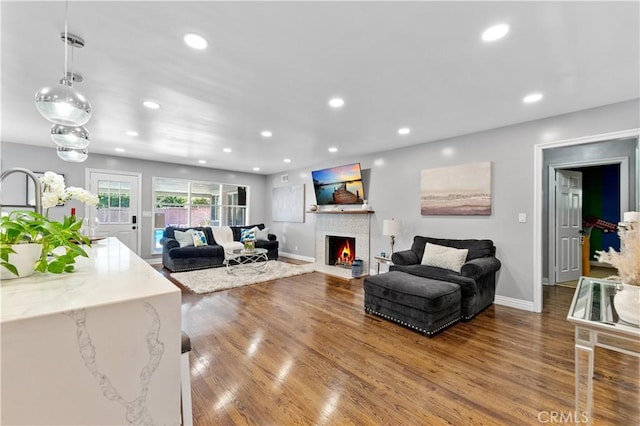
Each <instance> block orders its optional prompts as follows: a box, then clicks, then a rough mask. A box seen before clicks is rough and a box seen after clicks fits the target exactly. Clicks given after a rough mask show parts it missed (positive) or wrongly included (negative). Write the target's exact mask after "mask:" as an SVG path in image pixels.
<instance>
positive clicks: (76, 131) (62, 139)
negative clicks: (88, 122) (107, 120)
mask: <svg viewBox="0 0 640 426" xmlns="http://www.w3.org/2000/svg"><path fill="white" fill-rule="evenodd" d="M51 139H53V141H54V142H55V143H56V145H58V146H61V147H63V148H86V147H87V146H88V145H89V131H88V130H87V129H86V128H85V127H84V126H65V125H62V124H54V125H53V126H51Z"/></svg>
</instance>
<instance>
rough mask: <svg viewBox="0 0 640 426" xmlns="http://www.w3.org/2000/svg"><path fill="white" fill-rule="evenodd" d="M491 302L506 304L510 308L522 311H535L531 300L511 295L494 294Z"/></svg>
mask: <svg viewBox="0 0 640 426" xmlns="http://www.w3.org/2000/svg"><path fill="white" fill-rule="evenodd" d="M493 303H495V304H496V305H500V306H508V307H510V308H516V309H521V310H523V311H529V312H535V310H534V309H533V302H530V301H528V300H522V299H514V298H512V297H505V296H496V297H495V299H494V301H493Z"/></svg>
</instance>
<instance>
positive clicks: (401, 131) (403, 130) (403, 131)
mask: <svg viewBox="0 0 640 426" xmlns="http://www.w3.org/2000/svg"><path fill="white" fill-rule="evenodd" d="M409 133H411V129H410V128H408V127H402V128H400V129H398V134H399V135H408V134H409Z"/></svg>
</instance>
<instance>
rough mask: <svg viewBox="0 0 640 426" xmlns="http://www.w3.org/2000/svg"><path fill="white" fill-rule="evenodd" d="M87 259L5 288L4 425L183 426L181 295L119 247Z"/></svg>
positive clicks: (114, 244) (1, 290)
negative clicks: (65, 269) (67, 270)
mask: <svg viewBox="0 0 640 426" xmlns="http://www.w3.org/2000/svg"><path fill="white" fill-rule="evenodd" d="M86 251H87V254H88V255H89V257H88V258H84V257H79V258H77V260H76V262H77V263H76V271H75V272H73V273H65V274H41V273H35V274H34V275H32V276H30V277H25V278H19V279H12V280H2V282H1V283H0V303H1V308H2V313H1V316H0V325H1V326H2V327H1V338H2V348H1V351H2V357H1V359H2V364H1V368H2V370H1V371H2V382H1V401H0V403H1V406H2V412H1V415H0V424H14V425H19V424H22V425H25V424H31V425H32V424H47V425H62V424H64V425H70V424H84V425H89V424H128V423H130V424H143V423H153V424H179V423H180V330H181V306H180V305H181V292H180V290H179V289H178V288H177V287H176V286H175V285H173V284H172V283H171V282H170V281H168V280H167V279H166V278H164V277H163V276H162V275H161V274H159V273H158V271H156V270H155V269H153V268H152V267H151V266H150V265H149V264H147V263H146V262H145V261H144V260H142V259H141V258H139V257H138V256H137V255H136V254H135V253H133V252H131V251H130V250H129V249H128V248H127V247H126V246H125V245H124V244H122V243H121V242H120V241H118V240H117V239H116V238H113V237H112V238H107V239H105V240H102V241H98V242H94V243H93V245H92V247H90V248H89V247H87V248H86ZM145 372H146V373H145Z"/></svg>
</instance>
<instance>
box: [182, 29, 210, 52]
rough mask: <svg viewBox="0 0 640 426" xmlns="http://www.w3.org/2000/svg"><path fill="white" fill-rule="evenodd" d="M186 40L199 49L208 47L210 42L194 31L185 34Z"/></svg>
mask: <svg viewBox="0 0 640 426" xmlns="http://www.w3.org/2000/svg"><path fill="white" fill-rule="evenodd" d="M184 42H185V43H187V46H189V47H191V48H193V49H198V50H202V49H206V48H207V45H208V44H209V43H207V40H205V38H204V37H202V36H201V35H198V34H194V33H188V34H185V35H184Z"/></svg>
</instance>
